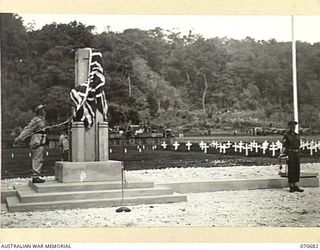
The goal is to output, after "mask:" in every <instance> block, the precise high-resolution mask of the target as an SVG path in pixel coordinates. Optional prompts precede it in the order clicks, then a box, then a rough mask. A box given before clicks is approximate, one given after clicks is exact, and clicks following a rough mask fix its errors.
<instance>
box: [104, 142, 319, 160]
mask: <svg viewBox="0 0 320 250" xmlns="http://www.w3.org/2000/svg"><path fill="white" fill-rule="evenodd" d="M300 144H301V146H300V147H301V149H303V150H305V149H308V150H310V155H313V153H314V152H318V149H319V150H320V141H318V142H315V141H313V140H312V141H311V142H309V141H306V142H305V141H302V140H301V143H300ZM192 145H193V144H192V143H191V142H190V141H188V142H187V143H186V144H185V146H186V147H187V150H188V151H190V150H191V146H192ZM160 146H161V147H162V149H167V147H168V146H169V145H168V144H167V143H166V142H165V141H163V142H162V143H161V144H160ZM172 146H173V148H174V150H175V151H177V150H178V149H179V146H180V143H179V142H178V141H175V142H174V143H173V144H172ZM199 147H200V149H201V150H202V151H203V152H204V153H205V154H206V153H207V152H208V149H209V148H210V147H211V148H213V149H219V152H220V153H223V154H225V153H226V152H227V149H232V148H233V150H234V152H239V153H242V152H244V153H245V155H246V156H248V155H249V152H253V151H254V152H255V153H258V152H259V149H261V150H262V153H263V154H266V152H267V150H269V151H271V152H272V156H276V155H277V154H278V153H280V152H281V151H282V147H283V146H282V142H280V141H279V140H277V141H276V142H272V143H269V142H268V141H266V140H265V141H264V142H263V143H262V144H261V145H259V144H258V143H257V142H256V141H251V142H249V143H244V142H242V141H239V142H233V143H232V142H230V141H227V142H217V141H212V142H211V143H206V142H203V141H201V142H199ZM145 148H146V147H145V146H144V145H142V146H137V150H138V151H139V152H141V151H142V150H145ZM155 149H157V145H154V146H152V150H155ZM278 151H279V152H278ZM109 152H110V153H112V148H110V151H109ZM127 152H128V151H127V149H126V148H125V149H124V153H127Z"/></svg>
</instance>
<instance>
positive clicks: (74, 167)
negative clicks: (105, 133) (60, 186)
mask: <svg viewBox="0 0 320 250" xmlns="http://www.w3.org/2000/svg"><path fill="white" fill-rule="evenodd" d="M121 167H122V162H121V161H111V160H109V161H103V162H99V161H94V162H66V161H58V162H56V165H55V176H56V180H57V181H60V182H64V183H66V182H89V181H120V180H121Z"/></svg>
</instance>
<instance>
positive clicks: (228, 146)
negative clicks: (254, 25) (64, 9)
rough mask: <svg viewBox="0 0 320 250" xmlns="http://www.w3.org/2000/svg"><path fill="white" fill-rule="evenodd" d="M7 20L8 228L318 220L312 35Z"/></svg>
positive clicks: (4, 164) (318, 119)
mask: <svg viewBox="0 0 320 250" xmlns="http://www.w3.org/2000/svg"><path fill="white" fill-rule="evenodd" d="M1 21H2V23H6V27H8V28H7V29H3V31H2V35H3V36H4V40H3V41H4V42H3V48H4V50H3V51H4V56H3V57H4V59H5V60H3V65H2V71H3V81H2V94H3V104H2V128H3V130H2V149H1V227H2V228H61V227H67V228H70V227H71V228H72V227H167V226H171V227H186V226H187V227H188V226H189V227H193V226H203V227H226V226H227V227H229V226H230V227H233V226H243V227H320V188H319V173H320V133H319V131H320V130H319V129H320V116H319V107H320V103H319V98H318V92H317V91H318V90H320V88H319V86H320V74H319V69H320V64H319V60H318V61H317V60H316V59H313V57H312V56H311V55H310V54H312V53H313V54H312V55H315V54H317V55H318V54H319V53H320V46H319V43H315V44H313V45H311V44H306V43H302V42H299V43H297V49H298V50H297V51H298V53H299V49H301V50H302V51H303V52H300V53H306V52H305V50H310V51H308V53H306V55H305V56H306V57H307V56H308V58H309V61H307V59H306V61H304V60H302V62H300V61H298V66H299V67H298V70H299V69H300V70H301V72H302V73H301V76H300V77H301V79H303V81H301V82H303V83H301V84H305V86H303V87H302V90H300V92H299V93H301V96H300V100H299V102H298V99H297V96H296V94H297V91H296V90H295V89H296V87H297V82H296V80H297V79H295V77H294V75H295V73H296V72H295V71H294V72H293V73H292V68H295V67H291V63H294V64H296V63H297V62H295V59H292V58H291V54H290V53H291V49H292V47H291V43H290V42H277V41H259V42H256V41H255V40H254V39H251V40H250V39H249V38H247V39H246V40H242V41H237V40H232V39H231V40H229V41H226V40H225V41H223V39H218V38H215V39H204V38H202V37H201V36H200V37H199V36H197V35H193V34H192V33H190V34H189V37H180V36H179V34H174V33H170V34H169V35H168V34H166V33H165V32H164V31H163V30H161V29H160V28H158V29H155V30H150V31H148V32H147V31H143V30H139V29H128V30H126V31H124V32H123V33H114V32H112V31H110V30H108V32H107V31H106V32H103V33H101V34H94V33H92V32H91V30H92V29H93V28H92V27H90V26H85V25H83V24H81V23H77V22H76V21H75V22H73V23H70V24H56V23H53V24H50V25H46V26H44V27H43V28H42V29H41V30H33V29H32V27H30V26H24V25H23V23H22V19H21V17H19V16H18V15H15V14H1ZM12 27H14V30H15V32H13V31H12V30H13V29H12ZM45 37H46V38H45ZM48 37H49V38H48ZM164 37H166V39H164ZM17 38H19V39H17ZM170 39H171V40H170ZM21 40H24V41H25V43H21V44H20V43H19V41H21ZM53 40H54V41H53ZM13 41H14V42H13ZM294 44H295V42H294ZM23 46H26V47H28V50H26V49H25V48H26V47H23ZM240 47H241V48H240ZM158 50H159V51H158ZM160 50H161V51H162V52H160ZM273 50H277V52H274V51H273ZM295 50H296V48H294V51H295ZM26 51H27V52H26ZM163 51H165V52H167V56H168V57H169V58H166V57H164V56H163ZM252 51H253V52H252ZM169 52H170V53H169ZM309 52H310V53H309ZM311 52H312V53H311ZM254 53H256V56H257V57H259V56H261V57H259V60H257V61H259V63H261V65H260V66H259V67H258V66H257V68H255V69H254V70H253V71H251V67H253V66H252V65H253V64H254V63H252V62H251V61H250V60H253V59H252V55H253V54H254ZM259 53H262V54H259ZM268 53H269V54H270V55H269V54H268ZM279 53H280V54H281V53H283V54H282V55H285V57H283V56H279V55H278V54H279ZM288 53H289V54H288ZM169 54H170V56H169ZM41 55H43V56H41ZM263 55H265V57H267V56H266V55H269V57H268V58H267V59H270V60H274V61H279V63H278V64H279V67H280V68H279V67H276V66H273V65H271V64H268V60H266V61H264V62H262V60H263V59H262V56H263ZM293 55H294V53H293ZM299 55H301V54H299ZM17 56H19V58H20V59H17ZM34 58H37V59H36V60H35V59H34ZM214 58H219V60H216V59H214ZM250 58H251V59H250ZM293 58H294V56H293ZM224 60H225V61H224ZM14 62H16V63H14ZM250 62H251V63H250ZM19 63H20V64H21V65H19ZM256 63H257V62H256ZM180 64H181V65H180ZM262 65H264V67H267V69H266V68H264V69H263V67H261V66H262ZM266 65H267V66H266ZM218 68H219V70H218ZM259 70H261V72H258V71H259ZM212 71H214V72H212ZM306 71H307V72H306ZM298 72H299V71H298ZM310 72H312V74H311V73H310ZM292 74H293V79H295V80H293V81H294V84H293V87H292ZM274 75H277V79H276V81H274V80H272V79H271V76H274ZM16 78H17V79H19V80H17V79H16ZM264 79H266V80H264ZM270 79H271V80H270ZM298 80H299V79H298ZM233 81H234V82H233ZM8 82H10V84H9V83H8ZM21 82H23V84H22V83H21ZM248 82H250V83H248ZM278 82H281V84H280V83H278ZM298 83H299V81H298ZM267 84H270V86H269V87H266V85H267ZM277 84H278V85H277ZM238 85H241V86H242V87H239V86H238ZM304 87H305V88H304ZM292 93H293V94H292ZM264 96H265V97H264ZM298 103H299V105H300V106H299V107H301V109H300V110H299V111H298V106H297V104H298ZM42 114H43V115H42ZM298 114H299V115H300V116H298ZM299 117H300V120H299V119H298V118H299ZM42 119H43V120H42ZM44 120H46V121H45V122H44ZM298 120H299V122H298V123H294V122H292V121H298ZM288 121H291V123H290V122H289V123H288ZM287 123H288V125H289V127H290V124H292V123H293V130H292V131H293V132H292V133H294V131H296V132H297V133H296V134H295V136H298V135H299V137H295V138H298V139H295V141H294V143H296V144H294V145H298V147H297V146H295V147H292V148H288V147H289V146H285V145H291V144H288V142H287V141H286V140H290V139H286V138H287V136H288V135H287V134H288V133H289V132H290V131H291V130H290V129H291V128H288V126H287ZM291 127H292V126H291ZM7 131H9V132H8V133H7ZM288 131H289V132H288ZM37 138H40V139H39V141H37V140H38V139H37ZM288 138H290V137H288ZM290 143H291V142H290ZM292 145H293V144H292ZM290 150H291V153H290ZM288 151H289V153H287V152H288ZM295 153H299V154H297V155H298V157H299V162H300V164H299V167H300V168H299V177H300V179H299V181H295V182H298V183H299V187H300V188H301V189H300V188H299V187H297V186H292V185H291V184H292V183H291V182H288V180H289V179H290V178H291V177H290V175H291V172H290V171H292V170H291V165H290V164H292V158H291V157H293V156H292V155H296V154H295ZM295 161H297V160H295Z"/></svg>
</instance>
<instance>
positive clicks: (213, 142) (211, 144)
mask: <svg viewBox="0 0 320 250" xmlns="http://www.w3.org/2000/svg"><path fill="white" fill-rule="evenodd" d="M218 145H219V143H218V142H216V141H212V142H211V143H210V146H211V147H213V148H217V146H218Z"/></svg>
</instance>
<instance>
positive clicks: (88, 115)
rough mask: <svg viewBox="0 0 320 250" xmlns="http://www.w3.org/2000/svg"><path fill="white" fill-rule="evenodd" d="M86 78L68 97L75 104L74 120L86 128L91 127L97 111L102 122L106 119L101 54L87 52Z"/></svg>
mask: <svg viewBox="0 0 320 250" xmlns="http://www.w3.org/2000/svg"><path fill="white" fill-rule="evenodd" d="M89 54H90V56H89V65H88V67H89V70H88V78H87V80H86V81H85V82H84V83H81V84H80V85H78V86H77V87H76V88H74V89H72V90H71V91H70V97H71V100H72V101H73V103H74V104H75V110H76V112H75V120H77V119H78V120H80V121H84V122H85V125H86V126H87V127H91V126H92V124H93V122H94V119H95V113H96V110H97V109H98V110H99V111H100V112H101V113H102V115H103V118H104V120H106V119H107V112H108V105H107V100H106V95H105V92H104V87H105V77H104V75H103V67H102V64H101V62H102V53H101V52H97V51H95V52H93V51H92V49H90V52H89Z"/></svg>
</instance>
